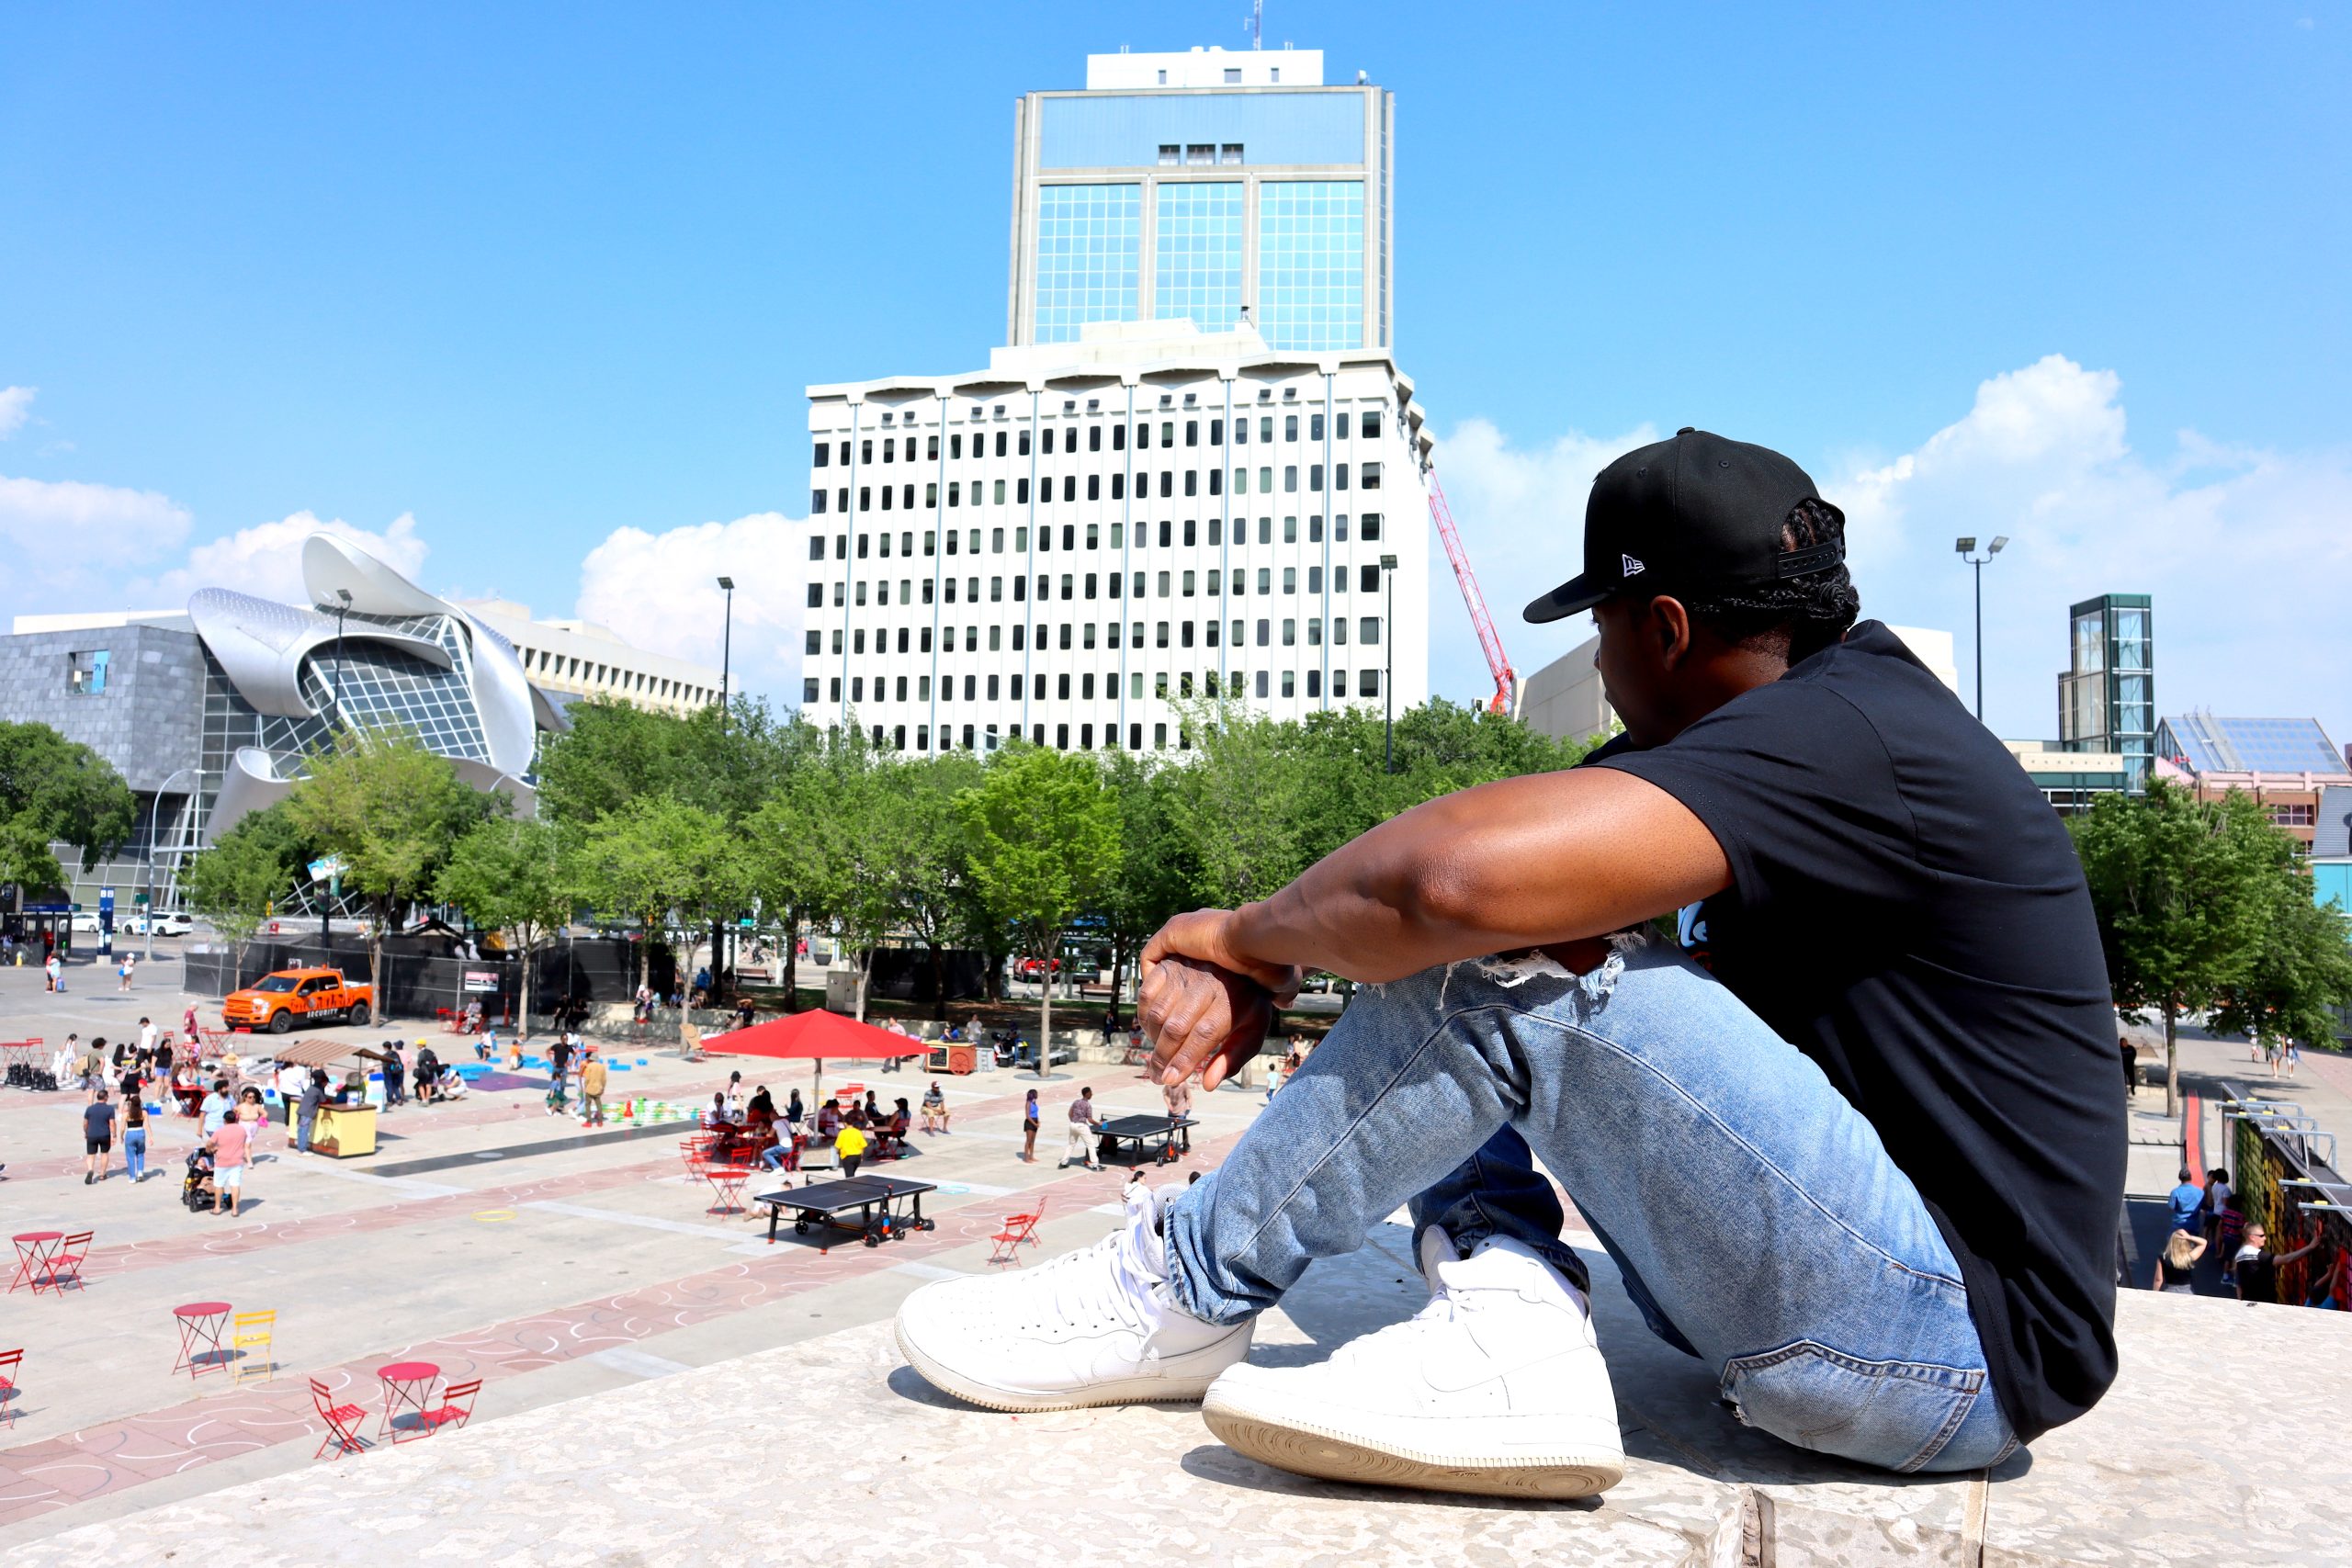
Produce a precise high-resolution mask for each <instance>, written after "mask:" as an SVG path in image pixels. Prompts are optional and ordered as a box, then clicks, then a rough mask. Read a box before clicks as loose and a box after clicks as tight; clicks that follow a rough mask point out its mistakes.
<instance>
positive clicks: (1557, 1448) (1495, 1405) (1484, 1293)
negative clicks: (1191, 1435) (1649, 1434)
mask: <svg viewBox="0 0 2352 1568" xmlns="http://www.w3.org/2000/svg"><path fill="white" fill-rule="evenodd" d="M1421 1271H1422V1273H1423V1274H1424V1275H1426V1276H1427V1277H1428V1279H1429V1281H1430V1301H1429V1304H1428V1305H1427V1306H1425V1307H1423V1308H1422V1309H1421V1311H1420V1314H1419V1315H1418V1316H1416V1317H1413V1318H1410V1319H1408V1320H1407V1321H1406V1322H1403V1323H1399V1324H1392V1325H1389V1326H1388V1327H1386V1328H1384V1329H1381V1330H1379V1331H1378V1332H1377V1333H1374V1334H1368V1335H1365V1336H1364V1337H1363V1338H1361V1339H1357V1340H1354V1341H1352V1342H1351V1343H1349V1344H1347V1345H1343V1346H1341V1347H1340V1348H1339V1349H1338V1350H1337V1351H1335V1352H1334V1353H1333V1354H1332V1355H1331V1357H1330V1359H1328V1360H1325V1361H1323V1362H1321V1363H1319V1364H1317V1365H1315V1366H1311V1367H1295V1368H1276V1367H1260V1366H1246V1365H1245V1366H1237V1367H1235V1368H1233V1369H1232V1370H1231V1371H1227V1372H1226V1373H1224V1374H1223V1375H1222V1376H1220V1377H1219V1378H1218V1379H1217V1380H1216V1385H1215V1386H1214V1387H1212V1388H1211V1389H1210V1390H1209V1392H1208V1395H1207V1398H1206V1399H1205V1401H1204V1403H1203V1404H1202V1406H1201V1415H1202V1416H1203V1417H1204V1418H1205V1419H1206V1420H1207V1422H1208V1424H1209V1429H1210V1430H1211V1431H1213V1432H1215V1433H1216V1435H1217V1437H1218V1438H1221V1439H1222V1440H1223V1441H1224V1442H1225V1443H1226V1444H1227V1446H1228V1447H1230V1448H1232V1449H1235V1450H1238V1451H1239V1452H1242V1453H1245V1454H1248V1455H1249V1456H1250V1458H1252V1459H1254V1460H1258V1461H1261V1462H1262V1463H1265V1464H1270V1465H1272V1466H1274V1467H1275V1468H1277V1469H1280V1470H1288V1471H1294V1472H1298V1473H1300V1474H1305V1475H1318V1476H1323V1477H1326V1478H1328V1479H1330V1480H1334V1481H1353V1482H1367V1483H1374V1484H1380V1485H1388V1486H1418V1487H1423V1488H1426V1489H1428V1490H1430V1491H1435V1492H1476V1493H1486V1494H1491V1495H1502V1496H1537V1497H1585V1496H1589V1495H1592V1494H1594V1493H1596V1492H1604V1491H1607V1490H1608V1489H1609V1488H1610V1487H1611V1486H1614V1485H1616V1484H1617V1483H1618V1482H1619V1481H1621V1480H1623V1479H1624V1474H1625V1450H1624V1446H1623V1441H1622V1439H1621V1438H1619V1436H1618V1427H1617V1401H1616V1397H1615V1395H1614V1394H1613V1393H1611V1390H1610V1386H1609V1368H1608V1365H1607V1364H1606V1363H1605V1362H1603V1361H1602V1360H1601V1359H1600V1346H1599V1344H1598V1342H1597V1341H1596V1340H1595V1339H1594V1337H1593V1332H1592V1314H1591V1311H1590V1307H1589V1303H1587V1302H1586V1300H1585V1297H1584V1293H1583V1292H1580V1291H1578V1290H1577V1289H1576V1287H1575V1286H1573V1285H1571V1284H1569V1283H1568V1282H1567V1280H1565V1279H1563V1278H1561V1276H1560V1274H1559V1271H1558V1270H1556V1269H1554V1268H1553V1267H1552V1266H1551V1265H1550V1264H1548V1263H1546V1262H1544V1259H1543V1258H1540V1257H1539V1256H1537V1254H1536V1253H1535V1252H1534V1251H1532V1249H1530V1248H1529V1247H1525V1246H1524V1245H1522V1244H1521V1243H1519V1242H1516V1241H1510V1240H1507V1239H1504V1238H1501V1237H1497V1238H1495V1239H1493V1240H1490V1241H1487V1242H1486V1243H1484V1244H1482V1245H1481V1246H1480V1247H1478V1249H1477V1250H1476V1252H1475V1253H1473V1254H1472V1255H1471V1256H1470V1257H1469V1258H1466V1259H1457V1258H1455V1256H1454V1247H1453V1241H1452V1239H1451V1238H1450V1237H1448V1236H1447V1235H1446V1234H1445V1233H1444V1232H1443V1231H1442V1230H1440V1229H1438V1228H1437V1227H1436V1226H1434V1225H1432V1226H1431V1227H1430V1229H1429V1231H1428V1232H1426V1233H1425V1234H1424V1235H1423V1236H1422V1238H1421Z"/></svg>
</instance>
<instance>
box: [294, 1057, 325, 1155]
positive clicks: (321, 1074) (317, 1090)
mask: <svg viewBox="0 0 2352 1568" xmlns="http://www.w3.org/2000/svg"><path fill="white" fill-rule="evenodd" d="M326 1102H327V1072H326V1069H325V1068H324V1067H312V1068H311V1076H310V1077H309V1079H308V1080H307V1081H306V1082H304V1084H303V1085H302V1093H301V1097H300V1099H299V1100H296V1101H295V1105H294V1151H295V1153H297V1154H305V1155H306V1154H309V1153H310V1152H311V1126H312V1125H313V1124H314V1123H315V1122H317V1121H318V1119H319V1107H320V1106H322V1105H324V1104H325V1103H326Z"/></svg>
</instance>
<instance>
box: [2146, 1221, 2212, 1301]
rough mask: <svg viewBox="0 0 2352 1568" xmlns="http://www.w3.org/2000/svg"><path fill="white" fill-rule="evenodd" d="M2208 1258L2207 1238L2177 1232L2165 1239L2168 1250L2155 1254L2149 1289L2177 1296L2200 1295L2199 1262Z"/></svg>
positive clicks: (2185, 1232)
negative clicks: (2197, 1276) (2197, 1281)
mask: <svg viewBox="0 0 2352 1568" xmlns="http://www.w3.org/2000/svg"><path fill="white" fill-rule="evenodd" d="M2204 1256H2205V1238H2204V1237H2202V1236H2196V1235H2189V1234H2188V1232H2187V1231H2175V1232H2173V1233H2172V1235H2168V1236H2166V1237H2165V1248H2164V1250H2163V1251H2162V1252H2159V1253H2158V1254H2156V1270H2155V1272H2154V1274H2153V1275H2151V1276H2150V1277H2149V1280H2148V1289H2150V1290H2152V1291H2169V1292H2172V1293H2173V1294H2174V1295H2177V1296H2193V1295H2195V1294H2196V1293H2197V1285H2196V1282H2195V1281H2196V1275H2197V1260H2198V1259H2199V1258H2202V1257H2204Z"/></svg>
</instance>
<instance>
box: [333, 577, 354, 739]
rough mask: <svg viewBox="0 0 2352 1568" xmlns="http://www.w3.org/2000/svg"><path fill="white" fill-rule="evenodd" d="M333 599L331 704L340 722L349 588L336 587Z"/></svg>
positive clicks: (349, 597) (349, 608) (349, 602)
mask: <svg viewBox="0 0 2352 1568" xmlns="http://www.w3.org/2000/svg"><path fill="white" fill-rule="evenodd" d="M334 599H335V604H334V692H333V694H332V696H333V699H334V700H333V703H332V706H333V707H334V722H335V723H337V724H341V723H342V722H343V618H344V616H345V615H349V614H350V613H351V590H350V589H348V588H338V589H336V590H335V591H334Z"/></svg>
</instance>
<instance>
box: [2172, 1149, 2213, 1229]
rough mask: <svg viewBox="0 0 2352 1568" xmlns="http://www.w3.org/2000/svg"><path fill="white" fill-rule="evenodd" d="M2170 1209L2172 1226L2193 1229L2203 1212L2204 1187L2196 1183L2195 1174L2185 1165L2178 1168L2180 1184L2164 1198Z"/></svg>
mask: <svg viewBox="0 0 2352 1568" xmlns="http://www.w3.org/2000/svg"><path fill="white" fill-rule="evenodd" d="M2166 1201H2167V1203H2168V1204H2169V1206H2170V1207H2171V1210H2172V1228H2173V1229H2174V1230H2176V1231H2193V1230H2195V1229H2196V1228H2197V1224H2198V1220H2199V1216H2200V1215H2202V1214H2203V1213H2204V1212H2205V1189H2203V1188H2202V1187H2199V1186H2198V1185H2197V1175H2196V1173H2195V1172H2194V1171H2192V1170H2190V1169H2189V1168H2188V1167H2187V1166H2185V1165H2184V1166H2182V1167H2181V1168H2180V1184H2179V1185H2178V1186H2177V1187H2175V1188H2174V1189H2173V1190H2172V1194H2171V1196H2170V1197H2169V1198H2168V1199H2167V1200H2166Z"/></svg>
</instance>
